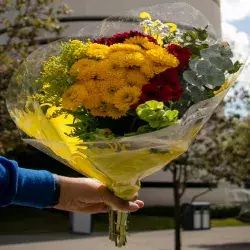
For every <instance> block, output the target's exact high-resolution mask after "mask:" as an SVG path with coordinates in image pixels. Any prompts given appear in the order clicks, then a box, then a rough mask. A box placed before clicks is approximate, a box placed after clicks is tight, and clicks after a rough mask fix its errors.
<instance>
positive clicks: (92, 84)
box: [81, 80, 102, 109]
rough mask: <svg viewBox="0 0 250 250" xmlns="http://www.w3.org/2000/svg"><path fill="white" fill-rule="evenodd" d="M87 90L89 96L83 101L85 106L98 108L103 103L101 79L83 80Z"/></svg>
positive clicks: (82, 83)
mask: <svg viewBox="0 0 250 250" xmlns="http://www.w3.org/2000/svg"><path fill="white" fill-rule="evenodd" d="M81 85H83V86H84V87H85V88H86V90H87V98H85V100H84V101H83V103H82V104H83V106H84V107H85V108H87V109H92V108H96V107H98V106H99V105H100V103H101V100H102V99H101V92H100V85H99V81H97V80H89V81H85V82H83V81H82V82H81Z"/></svg>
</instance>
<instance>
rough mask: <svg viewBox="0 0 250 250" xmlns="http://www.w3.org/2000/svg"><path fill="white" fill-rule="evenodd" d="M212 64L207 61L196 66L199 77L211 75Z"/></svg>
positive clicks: (202, 61)
mask: <svg viewBox="0 0 250 250" xmlns="http://www.w3.org/2000/svg"><path fill="white" fill-rule="evenodd" d="M211 66H212V65H211V63H210V62H209V61H206V60H201V61H199V62H198V63H197V65H196V72H197V73H198V74H199V75H209V74H210V71H209V69H210V67H211Z"/></svg>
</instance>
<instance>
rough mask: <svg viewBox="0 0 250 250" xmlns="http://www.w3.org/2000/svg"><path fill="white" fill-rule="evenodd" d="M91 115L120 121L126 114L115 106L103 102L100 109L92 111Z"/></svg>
mask: <svg viewBox="0 0 250 250" xmlns="http://www.w3.org/2000/svg"><path fill="white" fill-rule="evenodd" d="M91 114H92V115H94V116H101V117H111V118H113V119H119V118H121V117H122V116H124V115H125V114H126V112H124V111H121V110H119V109H117V108H116V107H115V106H114V105H113V104H110V103H106V102H102V103H101V105H100V106H99V107H98V108H94V109H91Z"/></svg>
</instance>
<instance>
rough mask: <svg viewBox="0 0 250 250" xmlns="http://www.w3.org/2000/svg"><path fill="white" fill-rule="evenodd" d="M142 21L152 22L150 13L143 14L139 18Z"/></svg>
mask: <svg viewBox="0 0 250 250" xmlns="http://www.w3.org/2000/svg"><path fill="white" fill-rule="evenodd" d="M139 17H140V18H141V19H149V20H152V18H151V16H150V14H149V13H148V12H142V13H141V14H140V16H139Z"/></svg>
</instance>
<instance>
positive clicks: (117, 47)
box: [109, 43, 143, 54]
mask: <svg viewBox="0 0 250 250" xmlns="http://www.w3.org/2000/svg"><path fill="white" fill-rule="evenodd" d="M109 48H110V50H109V53H110V54H112V53H114V52H117V51H124V52H126V53H129V52H142V51H143V49H142V48H141V47H140V46H139V45H136V44H124V43H116V44H113V45H111V46H110V47H109Z"/></svg>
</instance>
